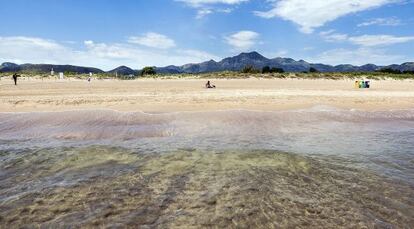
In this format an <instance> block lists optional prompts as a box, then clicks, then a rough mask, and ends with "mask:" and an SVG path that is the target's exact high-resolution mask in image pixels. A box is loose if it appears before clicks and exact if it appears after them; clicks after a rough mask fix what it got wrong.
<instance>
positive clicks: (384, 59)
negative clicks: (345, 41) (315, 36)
mask: <svg viewBox="0 0 414 229" xmlns="http://www.w3.org/2000/svg"><path fill="white" fill-rule="evenodd" d="M307 60H309V61H311V62H313V63H324V64H332V65H338V64H353V65H364V64H368V63H373V64H377V65H388V64H394V63H403V62H405V61H407V58H406V57H404V56H401V55H393V54H390V53H387V52H386V50H383V49H377V48H375V49H373V48H367V47H361V48H357V49H343V48H339V49H332V50H328V51H325V52H322V53H320V54H318V55H317V56H315V57H309V58H307Z"/></svg>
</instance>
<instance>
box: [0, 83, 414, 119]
mask: <svg viewBox="0 0 414 229" xmlns="http://www.w3.org/2000/svg"><path fill="white" fill-rule="evenodd" d="M205 82H206V80H205V79H139V80H131V81H119V80H93V81H92V82H91V83H88V82H86V81H81V80H74V79H67V80H63V81H61V80H44V81H42V80H36V79H26V80H20V81H19V82H18V85H17V86H14V85H13V84H12V83H13V82H12V81H11V80H8V79H6V78H3V79H2V80H1V81H0V112H19V111H62V110H73V109H115V110H120V111H145V112H171V111H201V110H227V109H253V110H283V109H298V108H308V107H312V106H315V105H327V106H335V107H339V108H347V109H351V108H355V109H362V110H387V109H407V108H413V107H414V81H395V80H382V81H371V85H372V88H370V89H355V88H354V81H353V80H321V79H318V80H303V79H256V78H251V79H220V80H212V82H213V84H215V85H217V88H216V89H205V88H204V84H205Z"/></svg>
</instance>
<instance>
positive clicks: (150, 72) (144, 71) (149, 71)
mask: <svg viewBox="0 0 414 229" xmlns="http://www.w3.org/2000/svg"><path fill="white" fill-rule="evenodd" d="M155 74H157V73H156V71H155V67H144V68H143V69H142V70H141V76H145V75H155Z"/></svg>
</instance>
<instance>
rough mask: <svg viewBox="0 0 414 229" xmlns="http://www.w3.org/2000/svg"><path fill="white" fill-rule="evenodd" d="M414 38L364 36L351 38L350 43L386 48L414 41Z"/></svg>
mask: <svg viewBox="0 0 414 229" xmlns="http://www.w3.org/2000/svg"><path fill="white" fill-rule="evenodd" d="M413 40H414V36H410V37H397V36H391V35H362V36H357V37H349V41H350V42H352V43H354V44H357V45H361V46H385V45H393V44H398V43H405V42H409V41H413Z"/></svg>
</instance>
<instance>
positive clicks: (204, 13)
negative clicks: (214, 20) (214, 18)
mask: <svg viewBox="0 0 414 229" xmlns="http://www.w3.org/2000/svg"><path fill="white" fill-rule="evenodd" d="M212 13H214V11H213V10H211V9H199V10H198V11H197V16H196V18H197V19H201V18H203V17H205V16H207V15H209V14H212Z"/></svg>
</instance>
